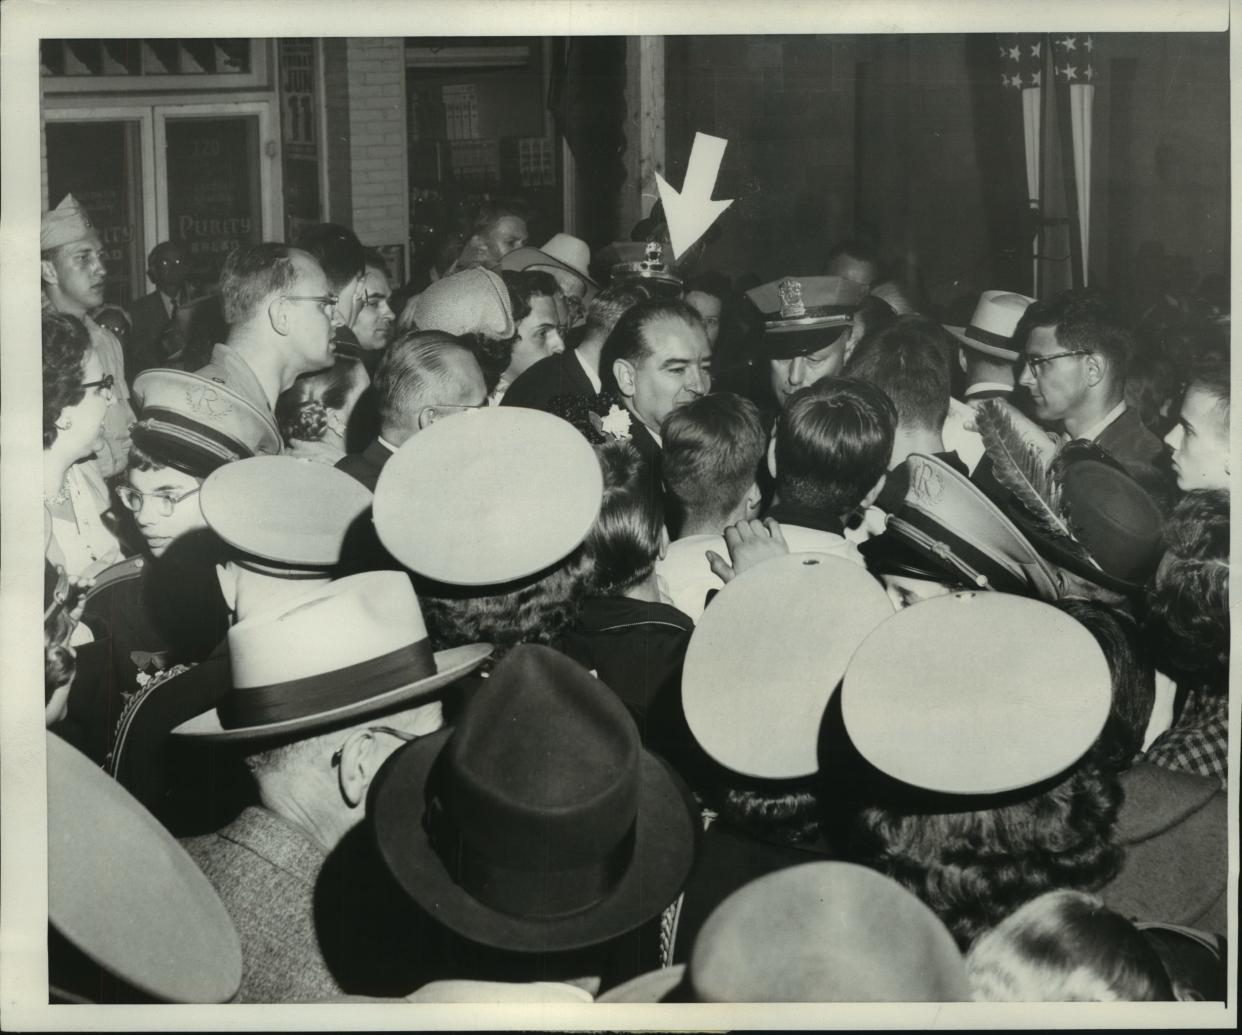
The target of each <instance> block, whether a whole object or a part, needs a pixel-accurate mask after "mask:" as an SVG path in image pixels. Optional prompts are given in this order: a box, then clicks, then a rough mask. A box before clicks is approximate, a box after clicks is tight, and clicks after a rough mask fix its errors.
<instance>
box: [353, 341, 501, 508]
mask: <svg viewBox="0 0 1242 1035" xmlns="http://www.w3.org/2000/svg"><path fill="white" fill-rule="evenodd" d="M371 387H372V389H373V390H374V392H375V401H376V406H377V408H378V410H379V420H380V432H379V435H378V436H376V437H375V438H374V439H373V440H372V441H371V443H370V444H369V445H368V446H367V447H366V448H365V449H364V450H363V451H362V452H361V453H351V454H349V455H348V456H345V457H342V458H341V459H340V460H339V461H338V462H337V464H336V466H337V468H338V469H340V470H342V471H344V472H345V473H346V474H348V475H349V476H350V477H351V478H354V479H356V480H357V481H359V482H361V483H362V484H363V485H365V486H366V487H367V488H368V489H370V490H371V491H372V492H374V491H375V484H376V482H377V481H378V480H379V476H380V471H382V470H383V469H384V465H385V464H386V463H387V462H388V459H389V457H391V456H392V455H393V453H395V452H396V451H397V449H398V447H399V446H401V445H403V444H404V443H405V442H406V440H408V439H409V438H411V437H412V436H413V435H415V434H416V433H418V432H419V431H421V430H422V429H423V428H425V427H427V426H428V425H430V424H432V423H434V422H435V421H437V420H440V419H441V418H443V417H449V416H452V415H453V414H456V413H462V412H464V411H465V410H470V409H477V408H479V407H481V406H486V405H487V385H486V383H485V382H484V380H483V371H482V369H481V368H480V367H479V363H478V360H476V359H475V358H474V353H473V352H471V351H470V347H469V346H468V345H467V344H466V342H465V341H464V340H463V339H461V338H456V337H454V336H453V335H451V334H446V333H445V332H443V331H411V332H410V333H408V334H405V335H403V336H402V337H400V338H398V339H397V340H396V341H394V342H393V343H392V344H391V345H390V346H389V347H388V350H387V351H386V352H385V353H384V358H383V359H382V360H381V361H380V366H379V369H378V370H377V371H376V373H375V380H374V381H373V382H372V384H371Z"/></svg>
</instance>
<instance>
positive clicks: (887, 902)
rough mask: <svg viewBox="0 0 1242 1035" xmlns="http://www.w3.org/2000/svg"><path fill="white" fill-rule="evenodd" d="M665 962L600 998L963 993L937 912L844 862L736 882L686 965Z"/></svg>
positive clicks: (815, 998) (806, 999)
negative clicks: (661, 968)
mask: <svg viewBox="0 0 1242 1035" xmlns="http://www.w3.org/2000/svg"><path fill="white" fill-rule="evenodd" d="M756 946H762V948H763V951H762V952H756V951H755V950H756ZM671 969H672V970H673V973H671V974H670V973H668V971H667V970H665V971H655V972H653V973H651V974H644V975H642V976H641V977H639V978H636V979H635V980H634V981H631V982H627V983H626V984H624V985H621V986H618V987H617V988H614V989H612V990H611V991H609V992H608V993H606V994H605V995H603V996H601V997H600V998H599V1002H610V1003H637V1002H660V1001H664V1002H669V1001H681V1002H684V1001H690V1002H696V1003H850V1002H854V1003H860V1002H882V1003H897V1002H964V1001H968V1000H969V999H970V998H971V992H970V982H969V980H968V978H967V975H966V965H965V962H964V961H963V960H962V954H961V952H960V951H959V950H958V948H957V945H956V943H955V942H954V941H953V936H952V935H951V934H950V933H949V931H948V929H947V928H946V927H945V926H944V924H943V923H942V922H941V921H940V919H939V918H938V917H937V916H936V914H935V913H933V912H932V911H931V910H930V909H929V908H928V907H927V906H926V905H924V904H923V903H922V902H920V901H919V900H918V898H916V897H915V896H914V895H913V894H911V893H910V892H909V891H907V890H906V889H905V888H903V887H902V886H901V885H900V884H898V883H897V882H896V881H894V880H892V879H891V878H889V877H885V876H884V875H882V874H880V873H877V872H875V871H874V870H870V869H868V868H866V867H864V866H856V865H854V864H852V863H845V862H811V863H805V864H803V865H801V866H791V867H788V868H786V869H783V870H778V871H776V872H775V873H769V874H766V875H764V876H762V877H759V878H758V879H757V880H753V881H751V882H750V883H749V884H746V885H744V886H743V887H741V888H740V889H738V890H737V891H735V892H734V893H733V894H732V895H730V896H729V897H728V898H726V899H725V900H724V901H723V902H722V903H720V905H719V906H717V907H716V910H715V912H713V913H712V915H711V916H710V917H708V920H707V922H706V923H705V924H704V925H703V929H702V930H701V931H700V932H699V936H698V938H696V939H695V942H694V947H693V950H692V951H691V954H690V962H689V964H687V965H686V966H685V967H684V968H680V967H678V968H671ZM679 984H680V985H681V986H682V987H681V988H680V989H678V988H677V986H678V985H679ZM675 989H676V990H677V992H678V993H680V994H677V995H673V994H672V993H673V992H674V990H675Z"/></svg>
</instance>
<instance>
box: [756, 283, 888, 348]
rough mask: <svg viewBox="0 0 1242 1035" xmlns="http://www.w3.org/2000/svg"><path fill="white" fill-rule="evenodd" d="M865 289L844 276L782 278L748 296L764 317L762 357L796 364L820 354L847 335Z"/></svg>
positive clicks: (865, 292) (863, 296) (760, 287)
mask: <svg viewBox="0 0 1242 1035" xmlns="http://www.w3.org/2000/svg"><path fill="white" fill-rule="evenodd" d="M866 295H867V288H866V286H865V285H863V284H858V283H856V282H855V281H852V280H846V279H845V278H844V277H784V278H782V279H781V280H773V281H770V282H769V283H767V284H760V285H759V286H758V287H754V288H751V289H750V290H749V291H747V292H746V297H747V298H749V299H750V300H751V302H753V303H754V305H755V308H756V309H758V310H759V312H760V313H761V314H763V330H764V337H763V345H762V349H763V352H764V354H765V355H766V356H767V357H768V358H770V359H792V358H794V357H795V356H804V355H807V354H808V353H811V352H816V351H818V350H819V349H821V348H823V347H824V346H825V345H828V344H831V343H832V341H833V340H835V338H836V337H839V336H840V334H841V333H844V332H846V331H848V330H849V328H850V327H851V326H852V325H853V322H854V313H855V311H856V310H857V309H858V307H859V306H860V305H861V304H862V301H863V299H864V298H865V297H866Z"/></svg>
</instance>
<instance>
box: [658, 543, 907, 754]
mask: <svg viewBox="0 0 1242 1035" xmlns="http://www.w3.org/2000/svg"><path fill="white" fill-rule="evenodd" d="M892 614H893V605H892V604H891V603H889V600H888V597H887V596H886V595H885V592H884V590H883V589H882V588H881V586H880V584H879V583H878V582H877V581H876V580H875V579H874V578H873V577H872V576H871V575H870V574H868V572H867V571H866V569H865V568H862V567H860V566H859V565H857V564H853V563H851V562H850V561H846V560H843V559H841V558H839V557H829V556H827V555H812V554H791V555H789V556H788V557H778V558H775V559H774V560H770V561H765V562H764V563H763V564H759V565H756V566H755V567H754V568H752V569H750V570H749V571H746V572H743V573H742V574H741V575H739V576H738V577H737V578H735V579H734V580H733V581H732V582H730V583H729V584H728V585H727V586H725V587H724V589H722V590H721V591H720V593H719V594H718V595H717V596H716V598H715V599H714V600H713V601H712V603H711V606H710V607H708V608H707V610H706V611H704V612H703V617H702V618H701V619H700V620H699V624H698V625H697V626H696V627H695V630H694V633H693V635H691V637H690V646H689V647H688V649H687V650H686V662H685V667H684V669H683V672H682V683H681V686H682V690H681V693H682V707H683V708H684V710H685V714H686V721H687V723H689V725H690V730H691V732H692V733H693V734H694V737H695V739H696V740H697V741H698V742H699V744H700V745H701V746H702V747H703V750H705V751H706V752H707V753H708V754H709V755H710V756H711V757H712V758H714V759H715V760H716V761H717V762H719V763H720V764H721V765H723V766H725V767H726V768H728V769H732V770H733V771H734V772H738V773H743V774H745V775H747V776H757V777H762V778H767V779H785V778H795V777H803V776H810V775H811V774H812V773H815V772H816V771H818V769H819V760H818V756H817V748H818V743H819V729H820V723H821V721H822V719H823V715H824V709H825V708H826V707H827V705H828V701H829V698H831V697H832V693H833V691H834V690H835V689H836V686H837V683H838V682H839V681H840V679H841V676H842V674H843V673H844V672H845V668H846V665H847V664H848V662H849V660H850V657H851V655H853V653H854V650H855V648H857V647H858V645H859V644H860V643H862V641H863V640H864V638H865V637H866V636H867V634H868V633H870V632H871V630H872V629H874V628H875V627H876V626H877V625H879V624H880V622H882V621H884V620H885V619H887V618H891V617H892Z"/></svg>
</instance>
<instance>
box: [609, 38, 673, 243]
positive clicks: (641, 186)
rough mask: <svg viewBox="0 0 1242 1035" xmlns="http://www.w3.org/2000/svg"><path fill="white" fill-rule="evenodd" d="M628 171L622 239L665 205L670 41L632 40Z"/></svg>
mask: <svg viewBox="0 0 1242 1035" xmlns="http://www.w3.org/2000/svg"><path fill="white" fill-rule="evenodd" d="M625 71H626V75H625V97H626V116H625V140H626V145H625V169H626V181H625V186H624V187H623V188H622V193H621V199H620V205H619V211H618V217H619V218H618V224H619V229H620V236H621V237H622V239H628V237H629V231H630V228H631V227H633V225H634V224H635V223H637V222H638V221H639V220H640V219H643V218H645V217H646V216H647V215H649V214H650V212H651V209H652V208H653V207H654V206H655V203H656V202H657V201H659V200H660V192H659V188H658V187H657V185H656V179H655V174H656V173H657V172H658V173H660V174H663V173H664V168H665V166H664V142H665V141H664V37H662V36H631V37H630V38H629V39H628V40H627V41H626V53H625Z"/></svg>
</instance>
